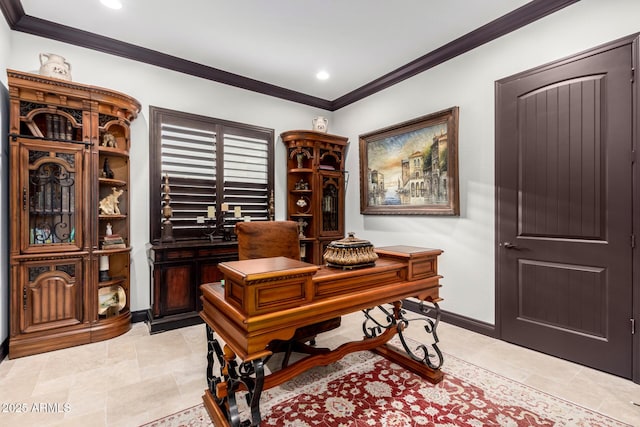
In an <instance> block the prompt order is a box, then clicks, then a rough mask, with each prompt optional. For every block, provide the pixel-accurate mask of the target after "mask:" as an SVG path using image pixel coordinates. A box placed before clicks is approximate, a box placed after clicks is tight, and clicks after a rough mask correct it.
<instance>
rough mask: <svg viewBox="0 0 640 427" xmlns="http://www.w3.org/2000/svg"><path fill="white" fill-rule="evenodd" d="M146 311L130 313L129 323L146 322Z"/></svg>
mask: <svg viewBox="0 0 640 427" xmlns="http://www.w3.org/2000/svg"><path fill="white" fill-rule="evenodd" d="M146 320H147V310H138V311H132V312H131V323H140V322H146Z"/></svg>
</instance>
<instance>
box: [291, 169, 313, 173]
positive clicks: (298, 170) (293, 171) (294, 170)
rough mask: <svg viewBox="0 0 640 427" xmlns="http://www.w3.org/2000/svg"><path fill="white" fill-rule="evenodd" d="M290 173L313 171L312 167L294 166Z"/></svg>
mask: <svg viewBox="0 0 640 427" xmlns="http://www.w3.org/2000/svg"><path fill="white" fill-rule="evenodd" d="M289 173H313V169H311V168H293V169H289Z"/></svg>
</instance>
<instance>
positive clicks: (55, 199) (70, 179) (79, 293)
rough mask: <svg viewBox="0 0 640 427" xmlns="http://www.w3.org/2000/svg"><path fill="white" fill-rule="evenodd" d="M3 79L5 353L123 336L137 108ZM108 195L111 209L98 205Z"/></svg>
mask: <svg viewBox="0 0 640 427" xmlns="http://www.w3.org/2000/svg"><path fill="white" fill-rule="evenodd" d="M7 75H8V83H9V96H10V124H9V126H10V130H9V133H10V156H11V178H10V214H11V218H12V219H11V243H10V262H11V302H10V316H11V322H10V337H9V357H20V356H25V355H29V354H35V353H41V352H44V351H49V350H55V349H59V348H64V347H70V346H74V345H79V344H85V343H89V342H93V341H99V340H103V339H107V338H111V337H114V336H117V335H120V334H122V333H124V332H126V331H127V330H129V328H130V324H131V313H130V310H129V294H130V277H129V276H130V273H129V264H130V262H129V258H130V251H131V248H130V246H129V192H128V183H129V145H130V140H129V125H130V122H131V121H132V120H133V119H134V118H135V117H136V115H137V114H138V112H139V110H140V104H139V103H138V102H137V101H136V100H135V99H133V98H131V97H129V96H127V95H124V94H121V93H118V92H114V91H111V90H108V89H103V88H98V87H94V86H88V85H83V84H79V83H73V82H69V81H64V80H59V79H55V78H48V77H43V76H40V75H36V74H29V73H22V72H18V71H12V70H8V71H7ZM114 192H115V193H116V194H117V195H118V196H117V197H115V199H114V198H113V197H112V198H108V197H107V196H109V194H113V193H114ZM105 198H107V199H108V200H110V201H111V206H112V207H113V206H115V210H114V209H112V210H111V211H109V210H106V211H105V210H103V209H100V208H99V207H98V206H99V205H100V202H101V200H103V199H105ZM107 229H108V230H109V231H107Z"/></svg>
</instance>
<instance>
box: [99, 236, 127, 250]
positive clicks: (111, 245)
mask: <svg viewBox="0 0 640 427" xmlns="http://www.w3.org/2000/svg"><path fill="white" fill-rule="evenodd" d="M126 247H127V244H126V243H125V241H124V239H123V238H122V236H120V235H118V234H112V235H110V236H104V238H103V239H102V249H126Z"/></svg>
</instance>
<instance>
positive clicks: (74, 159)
mask: <svg viewBox="0 0 640 427" xmlns="http://www.w3.org/2000/svg"><path fill="white" fill-rule="evenodd" d="M63 145H66V144H50V145H45V144H40V145H36V144H33V145H32V144H23V150H22V153H21V154H22V156H21V160H22V161H24V162H26V163H27V167H23V168H22V170H23V171H25V173H26V176H23V177H22V203H23V206H22V207H23V221H24V226H23V227H22V231H23V233H24V234H23V236H22V245H21V247H22V250H23V251H24V252H43V251H61V250H78V249H80V248H81V247H82V236H81V230H82V210H81V209H80V206H81V202H82V191H81V190H82V188H81V187H82V185H81V184H82V150H83V147H82V146H77V147H76V146H70V147H68V148H66V147H65V148H60V146H63ZM69 145H70V144H69Z"/></svg>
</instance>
